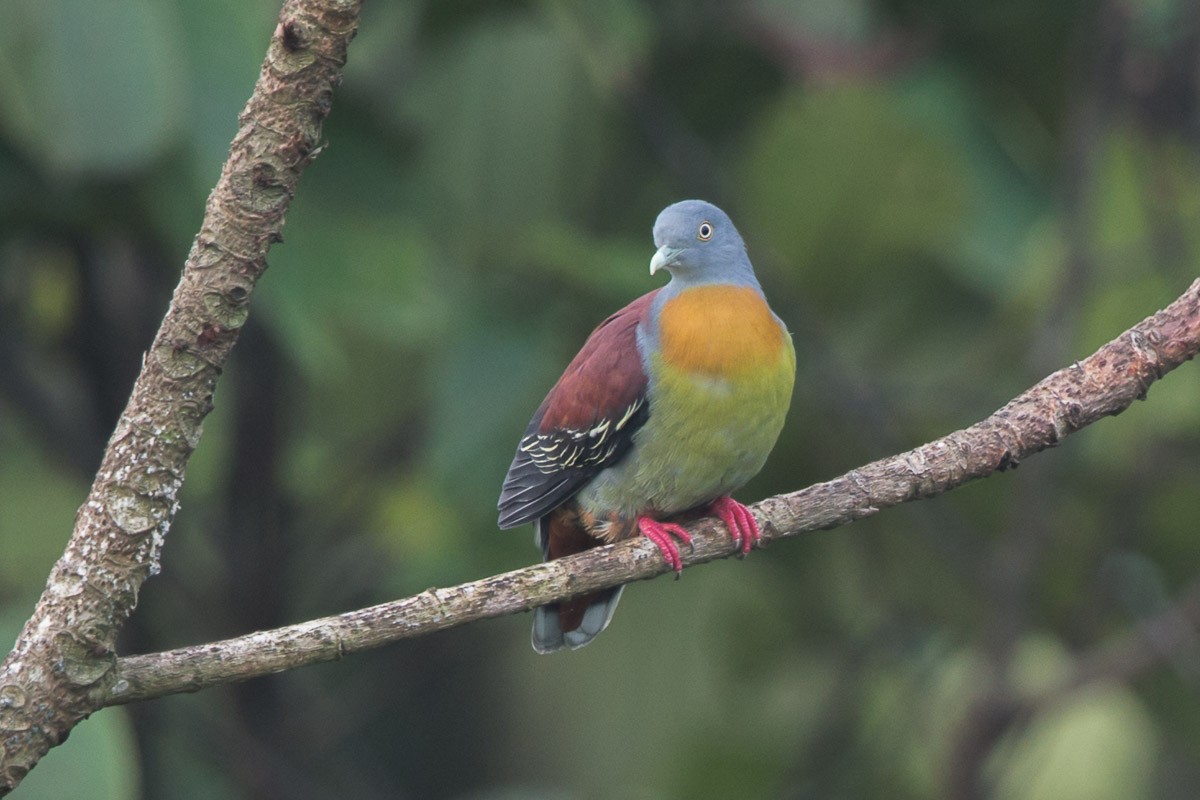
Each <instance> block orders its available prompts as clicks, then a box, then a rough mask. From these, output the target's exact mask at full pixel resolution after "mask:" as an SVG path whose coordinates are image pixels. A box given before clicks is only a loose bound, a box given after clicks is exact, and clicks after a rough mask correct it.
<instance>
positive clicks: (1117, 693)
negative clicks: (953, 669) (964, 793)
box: [988, 637, 1159, 800]
mask: <svg viewBox="0 0 1200 800" xmlns="http://www.w3.org/2000/svg"><path fill="white" fill-rule="evenodd" d="M1069 666H1070V664H1069V657H1068V656H1067V654H1066V652H1065V651H1064V650H1063V648H1062V647H1061V645H1059V644H1058V643H1057V642H1053V641H1050V640H1048V639H1046V638H1044V637H1030V638H1028V639H1026V640H1025V641H1024V642H1023V643H1022V646H1021V648H1020V650H1019V651H1018V655H1017V658H1016V672H1015V673H1014V682H1015V683H1016V684H1017V685H1019V686H1021V687H1023V688H1024V689H1025V690H1026V691H1037V690H1039V689H1045V688H1048V687H1049V686H1051V685H1053V682H1054V679H1055V676H1058V675H1060V674H1062V673H1063V672H1064V671H1065V670H1067V669H1069ZM1158 751H1159V744H1158V735H1157V733H1156V730H1155V726H1154V723H1153V721H1152V720H1151V718H1150V716H1149V714H1148V713H1147V711H1146V709H1145V707H1144V706H1143V705H1142V703H1141V702H1140V701H1139V700H1138V699H1137V696H1136V695H1135V694H1134V693H1133V692H1131V691H1130V690H1128V689H1126V688H1125V687H1124V686H1120V685H1114V684H1104V683H1096V684H1092V685H1090V686H1087V687H1084V688H1083V689H1081V690H1078V691H1076V692H1073V693H1071V694H1069V695H1067V696H1066V697H1064V698H1063V699H1062V700H1061V701H1059V702H1057V703H1055V704H1054V705H1053V706H1051V707H1049V708H1047V709H1045V710H1043V711H1042V712H1041V713H1040V714H1038V716H1037V717H1036V718H1035V719H1034V721H1033V722H1032V724H1031V725H1030V726H1029V728H1028V729H1027V730H1025V731H1024V732H1023V733H1021V734H1020V735H1019V737H1018V738H1017V739H1016V740H1015V741H1011V742H1009V743H1008V744H1007V746H1005V747H1003V748H1001V749H999V750H997V751H996V752H995V754H994V755H993V758H992V759H991V761H990V763H989V765H988V770H989V772H991V773H992V774H993V775H994V777H995V780H996V797H997V800H1073V799H1074V798H1078V800H1137V799H1138V798H1150V797H1154V796H1155V792H1154V784H1153V782H1152V778H1153V774H1154V768H1155V765H1156V763H1157V760H1158Z"/></svg>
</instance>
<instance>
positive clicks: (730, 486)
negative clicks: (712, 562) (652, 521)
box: [579, 296, 795, 514]
mask: <svg viewBox="0 0 1200 800" xmlns="http://www.w3.org/2000/svg"><path fill="white" fill-rule="evenodd" d="M739 299H740V298H739V297H737V296H734V297H733V298H732V299H731V298H729V297H728V296H727V297H726V298H725V302H724V303H723V304H721V305H720V306H717V307H716V308H715V309H714V308H712V307H710V308H708V309H705V313H697V312H698V309H690V310H689V309H687V308H686V307H684V308H680V307H678V306H676V307H674V308H673V307H672V305H670V304H669V305H667V306H666V307H665V308H664V309H663V313H662V315H661V318H660V324H659V329H658V341H657V343H656V345H657V346H656V347H655V348H654V349H652V350H650V351H649V353H650V354H649V355H648V356H647V358H646V365H645V366H646V371H647V374H648V376H649V386H648V392H647V394H648V396H649V402H650V413H649V419H648V420H647V422H646V424H645V425H644V426H643V427H642V428H641V429H640V430H638V432H637V433H636V434H635V436H634V441H633V447H632V448H631V451H630V453H629V454H628V456H627V457H626V458H625V459H623V460H622V461H621V462H620V463H618V464H617V465H615V466H614V467H612V468H610V469H607V470H605V471H604V472H603V473H601V474H600V475H598V476H597V478H596V479H595V480H594V481H593V482H592V484H591V485H590V486H589V487H588V488H587V489H585V490H584V491H583V492H581V494H580V498H579V499H580V501H581V502H582V503H583V504H584V506H585V507H590V508H591V509H593V510H610V511H619V512H620V513H622V514H640V513H655V512H657V513H661V514H671V513H676V512H679V511H683V510H686V509H689V508H693V507H695V506H697V505H699V504H702V503H706V502H709V501H711V500H713V499H715V498H716V497H719V496H722V495H725V494H728V493H730V492H732V491H734V490H736V489H737V488H738V487H740V486H741V485H742V484H744V483H745V482H746V481H748V480H749V479H750V478H751V477H753V476H754V475H755V474H756V473H757V472H758V471H759V470H760V469H761V468H762V465H763V462H764V461H765V460H766V457H767V455H768V453H770V451H771V448H772V446H773V445H774V444H775V440H776V439H777V438H778V436H779V431H780V429H781V428H782V426H783V419H784V416H785V414H786V412H787V407H788V405H789V401H790V398H791V392H792V380H793V377H794V373H795V359H794V356H793V355H792V352H793V351H792V347H791V341H790V337H788V336H787V333H786V332H785V331H784V330H783V329H782V328H781V327H780V325H779V323H778V321H777V320H776V319H775V317H774V315H773V314H771V312H770V310H769V309H768V308H767V307H766V305H765V303H762V301H761V298H759V297H757V296H754V297H752V298H747V300H753V301H754V302H746V303H739V302H738V301H739ZM679 302H680V301H679V300H675V301H673V303H679ZM675 312H683V313H675Z"/></svg>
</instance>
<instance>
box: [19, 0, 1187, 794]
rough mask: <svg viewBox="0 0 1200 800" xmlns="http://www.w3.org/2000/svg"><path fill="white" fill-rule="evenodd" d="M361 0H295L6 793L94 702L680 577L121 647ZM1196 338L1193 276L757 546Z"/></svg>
mask: <svg viewBox="0 0 1200 800" xmlns="http://www.w3.org/2000/svg"><path fill="white" fill-rule="evenodd" d="M359 6H360V0H285V2H284V4H283V8H282V11H281V13H280V20H279V25H278V27H277V28H276V29H275V32H274V35H273V37H272V40H271V44H270V47H269V49H268V52H267V56H266V59H265V60H264V62H263V66H262V70H261V72H260V75H259V79H258V82H257V84H256V86H255V89H254V92H253V94H252V95H251V97H250V100H249V101H248V103H247V105H246V107H245V109H244V110H243V112H242V114H241V115H240V116H239V130H238V132H237V134H236V136H235V137H234V140H233V143H232V146H231V148H230V155H229V159H228V160H227V161H226V163H225V165H224V167H223V169H222V173H221V177H220V179H219V181H218V183H217V185H216V187H215V188H214V189H213V192H212V194H211V195H210V197H209V199H208V203H207V205H206V208H205V215H204V221H203V223H202V225H201V228H200V232H199V234H198V235H197V237H196V240H195V242H194V243H193V246H192V250H191V252H190V253H189V255H188V258H187V261H186V263H185V265H184V270H183V275H182V277H181V280H180V283H179V286H178V287H177V288H176V290H175V294H174V296H173V297H172V300H171V304H170V306H169V308H168V310H167V313H166V316H165V317H164V320H163V323H162V326H161V327H160V329H159V331H158V334H157V336H156V337H155V340H154V342H153V344H152V345H151V347H150V349H149V351H148V353H147V354H146V357H145V359H144V361H143V366H142V371H141V374H140V375H139V376H138V379H137V381H136V383H135V385H134V389H133V392H132V394H131V396H130V400H129V404H128V406H127V407H126V409H125V411H124V413H123V414H122V416H121V419H120V420H119V422H118V424H117V427H116V431H115V432H114V434H113V437H112V439H111V440H110V441H109V443H108V446H107V448H106V451H105V454H104V458H103V461H102V464H101V467H100V470H99V471H98V473H97V476H96V480H95V482H94V484H93V486H92V489H91V491H90V492H89V495H88V498H87V500H86V501H85V502H84V504H83V505H82V506H81V508H80V510H79V513H78V515H77V517H76V520H75V525H74V529H73V531H72V534H71V539H70V541H69V542H68V544H67V547H66V550H65V551H64V553H63V555H62V557H61V558H60V559H59V561H58V562H57V563H56V564H55V566H54V569H53V571H52V572H51V574H50V576H49V579H48V580H47V586H46V590H45V592H44V593H43V594H42V597H41V598H40V600H39V601H38V604H37V607H36V608H35V609H34V612H33V614H32V616H31V617H30V619H29V621H28V622H27V624H26V625H25V628H24V630H23V631H22V633H21V634H20V637H19V638H18V640H17V643H16V646H15V647H14V649H13V650H12V652H10V653H9V654H8V656H7V657H6V658H5V659H4V661H3V663H0V795H4V794H7V793H8V792H9V791H11V790H12V789H13V788H15V787H16V786H17V785H18V784H19V783H20V781H21V779H22V778H23V777H24V776H25V774H26V773H28V771H29V770H30V769H32V768H33V767H34V766H35V765H36V764H37V762H38V760H39V759H40V758H41V757H42V756H43V755H44V754H45V753H46V752H47V751H48V750H49V749H50V748H51V747H53V746H55V745H57V744H59V743H61V742H62V741H63V740H64V739H65V738H66V736H67V735H68V734H69V732H70V731H71V729H72V728H73V727H74V726H75V725H76V724H78V722H79V721H80V720H82V719H83V718H85V717H86V716H87V715H89V714H91V713H93V712H95V711H96V710H98V709H100V708H103V707H105V706H110V705H117V704H121V703H130V702H134V701H137V700H145V699H150V698H153V697H161V696H164V695H168V694H173V693H177V692H186V691H196V690H199V689H203V688H206V687H209V686H216V685H220V684H223V683H229V682H232V681H239V680H245V679H248V678H252V677H255V676H259V675H266V674H270V673H274V672H279V671H282V670H286V669H292V668H295V667H299V666H303V665H305V664H312V663H318V662H322V661H330V660H335V659H338V658H341V657H343V656H345V655H347V654H350V653H356V652H360V651H363V650H367V649H371V648H374V647H378V646H381V645H383V644H386V643H389V642H392V641H397V640H399V639H404V638H411V637H414V636H420V635H424V634H426V633H430V632H433V631H436V630H442V629H445V628H451V627H455V626H458V625H463V624H466V623H469V622H472V621H475V620H479V619H484V618H489V617H496V616H501V615H505V614H512V613H516V612H519V611H525V610H528V609H531V608H534V607H537V606H539V605H543V604H545V603H549V602H554V601H558V600H564V599H567V598H570V597H575V596H578V595H581V594H584V593H588V592H592V591H595V590H597V589H600V588H603V587H607V586H614V585H617V584H623V583H629V582H631V581H636V580H645V579H648V578H653V577H655V576H657V575H660V574H662V573H664V572H666V571H667V568H666V565H665V564H664V563H663V561H662V559H661V558H660V557H659V556H658V552H657V550H656V548H655V547H654V546H653V545H652V544H650V543H649V542H647V541H645V540H643V539H641V538H637V539H634V540H630V541H627V542H622V543H619V544H616V545H612V546H607V547H600V548H597V549H595V550H592V551H589V552H587V553H584V554H580V555H577V556H572V557H569V558H564V559H561V560H558V561H554V562H550V563H545V564H536V565H533V566H530V567H526V568H524V569H519V570H515V571H512V572H508V573H505V574H503V575H496V576H493V577H489V578H485V579H483V580H479V581H474V582H472V583H465V584H462V585H459V586H455V587H450V588H443V589H429V590H427V591H425V592H422V593H421V594H418V595H415V596H413V597H409V598H406V599H403V600H397V601H395V602H391V603H384V604H382V605H378V606H373V607H370V608H365V609H360V610H357V611H351V612H348V613H345V614H340V615H337V616H332V617H325V618H322V619H316V620H312V621H309V622H303V623H300V624H297V625H290V626H286V627H283V628H278V629H275V630H271V631H262V632H258V633H252V634H249V635H247V636H242V637H237V638H234V639H229V640H226V641H221V642H214V643H211V644H205V645H200V646H196V647H188V648H183V649H180V650H172V651H169V652H165V653H156V654H149V655H138V656H128V657H121V658H119V657H118V656H117V654H116V652H115V645H116V640H117V635H118V634H119V632H120V629H121V627H122V625H123V623H124V622H125V620H126V619H128V617H129V615H130V614H132V613H133V610H134V608H135V606H136V603H137V596H138V593H139V591H140V589H141V586H142V584H143V583H144V581H145V580H146V578H147V577H149V576H150V575H151V574H154V573H155V572H157V571H158V566H159V559H160V555H161V552H162V548H163V546H164V543H165V537H166V534H167V532H168V530H169V528H170V526H171V523H172V521H173V520H174V516H175V513H176V512H177V509H178V504H177V503H176V501H175V496H176V492H177V490H178V488H179V486H180V485H181V484H182V481H183V479H184V473H185V470H186V466H187V463H188V460H189V458H190V456H191V454H192V452H193V450H194V449H195V447H196V445H197V443H198V441H199V436H200V428H201V423H202V422H203V420H204V418H205V417H206V416H207V414H208V413H209V411H210V410H211V408H212V402H211V397H212V393H213V390H214V388H215V386H216V382H217V378H218V376H219V374H220V371H221V368H222V367H223V365H224V364H225V362H226V360H227V358H228V356H229V353H230V351H231V350H232V348H233V346H234V344H235V343H236V341H237V338H238V333H239V331H240V329H241V327H242V326H243V325H244V323H245V321H246V319H247V316H248V313H249V311H248V309H249V302H250V297H251V294H252V293H253V290H254V287H255V285H256V283H257V280H258V278H259V277H260V276H261V274H262V272H263V270H265V268H266V256H267V252H268V251H269V249H270V247H271V245H272V244H273V243H274V242H277V241H279V240H280V238H281V230H282V227H283V221H284V215H285V213H286V211H287V209H288V207H289V205H290V202H291V199H292V197H293V196H294V192H295V189H296V186H297V183H298V181H299V178H300V175H301V173H302V172H303V171H304V169H305V168H306V167H307V165H308V164H309V163H310V162H311V161H312V159H313V158H314V157H315V156H316V154H317V152H318V151H319V147H320V136H321V126H322V122H323V120H324V118H325V116H326V115H327V114H328V112H329V110H330V107H331V97H332V93H333V90H334V88H335V87H336V86H337V85H338V83H339V82H340V80H341V71H340V70H341V66H342V64H344V63H345V58H346V51H347V48H348V46H349V43H350V40H351V39H352V38H353V36H354V33H355V30H356V28H357V24H358V15H359ZM1198 351H1200V280H1198V281H1196V282H1194V283H1193V284H1192V285H1191V286H1190V287H1189V288H1188V290H1187V291H1186V292H1185V293H1184V294H1183V295H1182V296H1181V297H1180V298H1179V299H1177V300H1176V301H1175V302H1174V303H1172V304H1171V305H1170V306H1168V307H1167V308H1165V309H1163V310H1162V311H1160V312H1158V313H1157V314H1154V315H1153V316H1151V317H1148V318H1147V319H1146V320H1144V321H1142V322H1141V323H1139V324H1138V325H1136V326H1134V327H1133V328H1131V329H1130V330H1129V331H1126V332H1125V333H1124V334H1122V335H1121V336H1120V337H1118V338H1117V339H1114V340H1113V341H1111V342H1109V343H1108V344H1106V345H1104V346H1103V347H1101V348H1100V349H1099V350H1098V351H1097V352H1096V353H1095V354H1093V355H1092V356H1090V357H1088V358H1087V359H1085V360H1083V361H1081V362H1078V363H1076V364H1074V365H1072V366H1070V367H1067V368H1065V369H1062V370H1059V371H1058V372H1055V373H1054V374H1053V375H1050V376H1049V377H1047V378H1046V379H1045V380H1043V381H1041V382H1040V383H1038V384H1037V385H1036V386H1034V387H1032V388H1031V389H1029V390H1028V391H1026V392H1024V393H1022V394H1021V395H1019V396H1018V397H1016V398H1015V399H1013V400H1012V401H1011V402H1009V403H1008V404H1007V405H1005V406H1004V407H1003V408H1001V409H1000V410H998V411H997V412H995V413H994V414H992V415H991V416H989V417H987V418H986V419H984V420H982V421H981V422H979V423H977V424H975V425H972V426H971V427H969V428H965V429H963V430H960V431H956V432H954V433H951V434H949V435H947V436H945V437H942V438H940V439H937V440H935V441H933V442H930V443H928V444H925V445H922V446H920V447H917V448H915V449H913V450H909V451H907V452H905V453H900V454H898V455H895V456H890V457H888V458H884V459H881V460H879V461H875V462H872V463H871V464H867V465H864V466H862V467H859V468H858V469H855V470H852V471H850V472H848V473H846V474H845V475H843V476H841V477H839V478H835V479H834V480H831V481H828V482H825V483H820V484H816V485H814V486H811V487H809V488H807V489H803V490H801V491H798V492H793V493H791V494H785V495H779V496H776V497H771V498H768V499H766V500H763V501H762V502H760V503H759V504H757V505H756V506H754V512H755V514H756V516H757V518H758V519H759V521H760V524H761V525H762V527H763V529H764V537H763V539H764V541H767V542H770V541H773V540H775V539H782V538H787V537H790V536H796V535H799V534H801V533H803V532H805V531H812V530H817V529H826V528H834V527H838V526H840V525H844V524H847V523H849V522H852V521H854V520H856V519H860V518H862V517H865V516H870V515H872V514H875V513H878V512H879V511H881V510H882V509H885V508H888V507H891V506H894V505H898V504H900V503H904V502H908V501H911V500H917V499H922V498H928V497H933V496H935V495H937V494H940V493H942V492H945V491H948V490H950V489H953V488H955V487H956V486H960V485H962V484H963V483H966V482H968V481H971V480H974V479H977V478H982V477H984V476H986V475H990V474H992V473H993V472H996V471H999V470H1004V469H1007V468H1008V467H1010V466H1014V465H1015V464H1017V463H1018V462H1020V461H1021V460H1023V459H1024V458H1027V457H1028V456H1030V455H1033V454H1035V453H1037V452H1039V451H1041V450H1043V449H1045V448H1047V447H1052V446H1054V445H1056V444H1058V443H1059V442H1060V441H1062V439H1063V438H1065V437H1066V436H1068V435H1070V434H1071V433H1073V432H1074V431H1076V430H1078V429H1080V428H1082V427H1084V426H1086V425H1089V424H1091V423H1093V422H1095V421H1096V420H1098V419H1100V418H1102V417H1104V416H1108V415H1112V414H1117V413H1120V412H1121V411H1123V410H1124V409H1125V408H1128V407H1129V405H1131V404H1132V403H1133V401H1134V400H1136V399H1138V398H1141V397H1144V396H1145V393H1146V390H1147V389H1148V388H1149V386H1150V385H1151V384H1152V383H1153V382H1154V381H1156V380H1157V379H1159V378H1160V377H1162V376H1163V375H1165V374H1166V373H1167V372H1169V371H1171V370H1172V369H1174V368H1175V367H1177V366H1179V365H1180V364H1181V363H1183V362H1184V361H1186V360H1188V359H1190V358H1192V357H1193V356H1195V355H1196V353H1197V352H1198ZM689 528H690V530H691V532H692V533H693V537H694V539H693V541H694V544H695V548H694V550H693V551H692V552H689V553H688V554H686V555H685V557H684V564H685V565H689V566H690V565H694V564H699V563H703V562H706V561H710V560H713V559H716V558H725V557H728V556H731V555H733V554H734V553H735V550H736V548H735V547H734V545H733V543H732V541H731V540H730V538H729V536H728V534H727V532H726V531H725V530H724V529H723V527H722V526H721V525H720V524H719V523H718V522H716V521H715V520H711V519H704V520H699V521H696V522H695V523H692V524H691V525H690V526H689Z"/></svg>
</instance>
